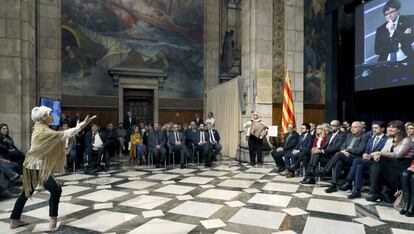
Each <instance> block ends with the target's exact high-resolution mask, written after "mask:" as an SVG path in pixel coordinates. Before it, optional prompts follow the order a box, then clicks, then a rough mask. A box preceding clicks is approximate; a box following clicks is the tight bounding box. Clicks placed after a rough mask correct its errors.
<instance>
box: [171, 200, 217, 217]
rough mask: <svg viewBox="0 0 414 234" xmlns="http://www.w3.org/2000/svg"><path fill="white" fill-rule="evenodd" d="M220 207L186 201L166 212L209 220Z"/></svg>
mask: <svg viewBox="0 0 414 234" xmlns="http://www.w3.org/2000/svg"><path fill="white" fill-rule="evenodd" d="M222 207H223V205H217V204H212V203H206V202H194V201H186V202H184V203H183V204H181V205H179V206H177V207H175V208H173V209H172V210H170V211H168V212H169V213H174V214H182V215H188V216H196V217H200V218H209V217H210V216H211V215H213V214H214V213H216V212H217V211H218V210H220V209H221V208H222Z"/></svg>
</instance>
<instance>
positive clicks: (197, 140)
mask: <svg viewBox="0 0 414 234" xmlns="http://www.w3.org/2000/svg"><path fill="white" fill-rule="evenodd" d="M200 133H201V131H200V130H197V133H196V138H195V142H194V144H196V145H198V143H200ZM209 140H210V134H209V133H208V131H207V130H204V141H206V142H210V141H209Z"/></svg>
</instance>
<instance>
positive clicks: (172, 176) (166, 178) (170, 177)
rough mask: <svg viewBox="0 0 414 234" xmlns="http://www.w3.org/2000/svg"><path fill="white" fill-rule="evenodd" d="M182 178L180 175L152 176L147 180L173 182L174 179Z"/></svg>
mask: <svg viewBox="0 0 414 234" xmlns="http://www.w3.org/2000/svg"><path fill="white" fill-rule="evenodd" d="M177 177H180V175H170V174H155V175H152V176H148V177H146V178H145V179H150V180H171V179H174V178H177Z"/></svg>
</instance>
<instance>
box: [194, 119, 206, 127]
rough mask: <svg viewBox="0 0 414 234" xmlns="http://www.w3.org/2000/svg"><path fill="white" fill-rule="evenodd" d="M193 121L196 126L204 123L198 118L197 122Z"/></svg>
mask: <svg viewBox="0 0 414 234" xmlns="http://www.w3.org/2000/svg"><path fill="white" fill-rule="evenodd" d="M193 121H194V122H195V123H196V125H197V126H198V125H200V124H201V123H204V122H203V119H202V118H198V121H197V120H196V119H193Z"/></svg>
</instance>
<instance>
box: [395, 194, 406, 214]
mask: <svg viewBox="0 0 414 234" xmlns="http://www.w3.org/2000/svg"><path fill="white" fill-rule="evenodd" d="M402 193H403V191H402V190H397V192H395V193H394V196H395V201H394V208H395V209H397V210H400V209H402V208H403V206H404V200H403V199H402V198H403V196H402Z"/></svg>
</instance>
